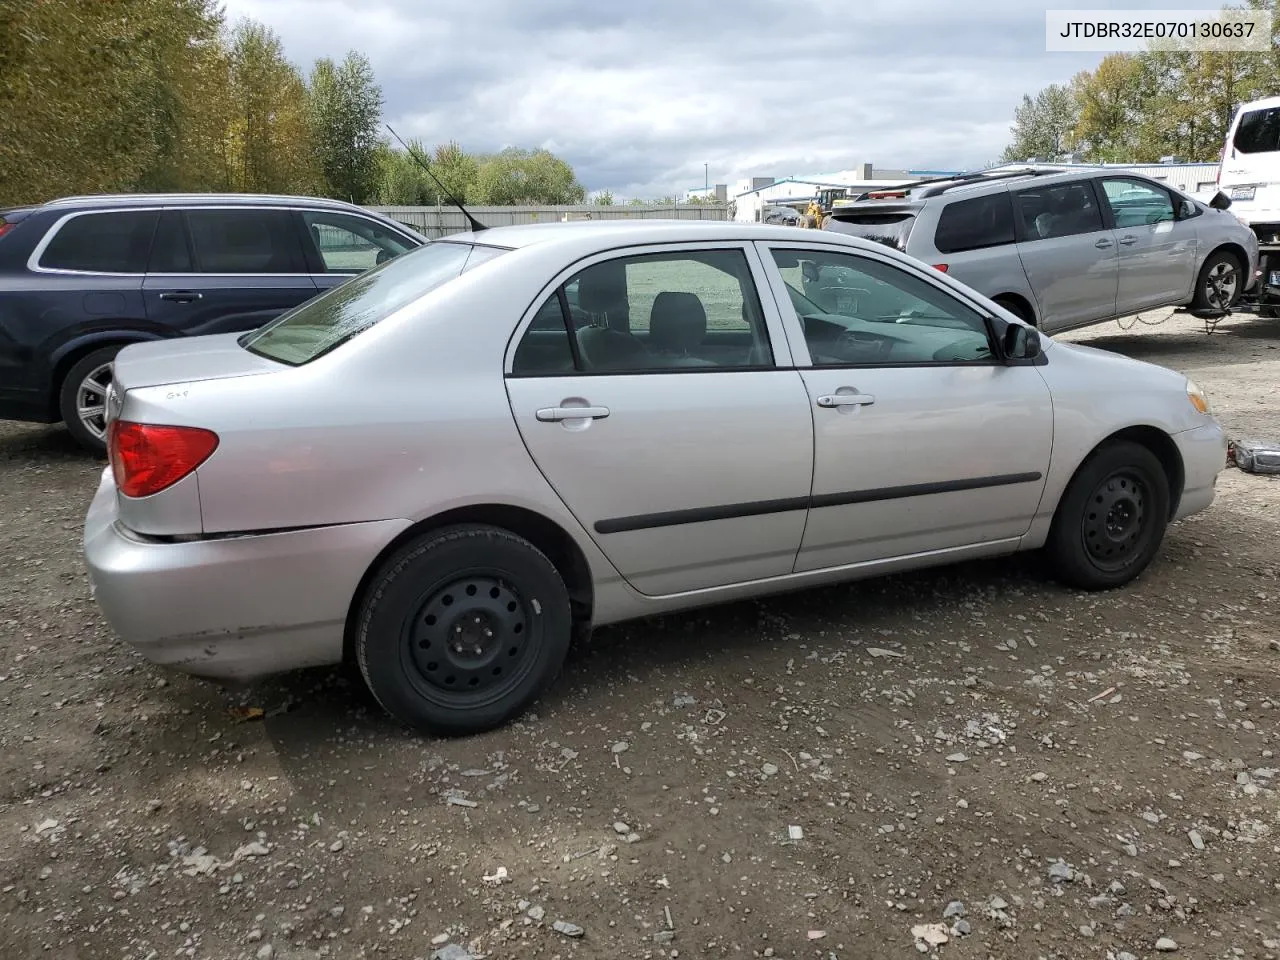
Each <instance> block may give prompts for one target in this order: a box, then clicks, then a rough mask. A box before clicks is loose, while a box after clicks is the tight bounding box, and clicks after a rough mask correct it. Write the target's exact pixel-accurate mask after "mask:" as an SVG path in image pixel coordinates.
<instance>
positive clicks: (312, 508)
mask: <svg viewBox="0 0 1280 960" xmlns="http://www.w3.org/2000/svg"><path fill="white" fill-rule="evenodd" d="M107 421H108V424H107V430H108V437H109V445H108V449H109V458H110V464H109V466H108V467H107V469H106V470H104V472H103V476H102V479H101V484H100V487H99V489H98V491H97V495H96V497H95V498H94V500H93V503H92V506H91V507H90V509H89V513H88V517H87V519H86V527H85V537H84V549H85V555H86V559H87V562H88V567H89V571H90V575H91V578H92V582H93V584H94V586H95V596H96V598H97V602H98V603H99V605H100V606H101V608H102V610H103V611H104V613H105V615H106V617H107V618H108V620H109V621H110V623H111V624H112V626H113V627H114V628H115V630H116V631H117V632H118V633H119V634H120V635H121V636H122V637H123V638H125V639H126V640H127V641H129V642H130V643H132V644H133V645H134V646H136V647H137V648H138V649H139V650H140V651H142V653H143V654H144V655H145V656H147V657H148V658H150V659H151V660H153V661H155V662H156V663H159V664H163V665H166V666H168V667H171V668H176V669H178V670H182V671H186V672H188V673H190V674H194V675H197V676H202V677H207V678H211V679H215V680H222V681H244V680H252V679H254V678H258V677H262V676H265V675H268V674H272V673H277V672H280V671H285V670H290V669H294V668H301V667H306V666H315V665H322V664H330V663H337V662H341V661H343V660H344V659H348V658H349V659H351V660H353V661H354V662H355V663H357V664H358V665H359V668H360V670H361V671H362V673H363V676H364V678H365V679H366V681H367V682H368V685H369V687H370V689H371V690H372V692H373V694H374V695H375V696H376V697H377V699H378V701H379V702H380V703H381V704H382V705H383V706H384V707H385V708H386V709H387V710H388V711H389V712H390V713H391V714H393V715H395V716H396V717H398V718H400V719H401V720H403V721H404V722H406V723H407V724H409V725H411V726H413V727H415V728H417V729H419V730H422V731H430V732H436V733H465V732H472V731H479V730H484V729H488V728H492V727H494V726H497V725H500V724H502V723H504V722H506V721H508V720H510V719H511V718H513V717H515V716H517V715H519V714H520V713H521V712H522V711H523V710H524V709H525V708H526V707H527V706H528V705H529V704H530V703H531V702H532V701H533V700H534V699H535V698H537V697H538V696H539V694H540V693H541V692H542V691H544V690H545V689H546V688H547V686H548V684H550V683H551V682H552V681H553V679H554V678H555V676H556V674H557V673H558V671H559V669H560V667H561V665H562V662H563V660H564V657H565V654H566V650H567V648H568V646H569V644H570V642H571V640H572V638H573V637H575V636H578V635H582V634H583V633H584V632H585V631H586V630H588V629H590V628H591V627H592V626H599V625H603V624H610V623H616V622H619V621H623V620H628V619H633V618H637V617H644V616H647V615H651V614H658V613H667V612H670V611H675V610H681V609H688V608H693V607H698V606H702V605H707V604H712V603H719V602H723V601H729V600H735V599H741V598H746V597H757V596H761V595H765V594H769V593H775V592H779V591H784V590H793V589H797V588H804V587H809V586H813V585H817V584H826V583H832V582H836V581H844V580H851V579H855V578H860V577H869V576H874V575H879V574H884V573H888V572H891V571H901V570H908V569H914V568H920V567H926V566H931V565H938V564H950V563H958V562H964V561H969V560H973V559H975V558H979V557H990V556H995V555H1000V554H1010V553H1014V552H1018V551H1041V552H1042V553H1043V554H1044V555H1045V557H1046V558H1047V559H1048V560H1049V561H1050V562H1051V568H1052V569H1053V570H1054V571H1056V575H1057V576H1058V577H1059V578H1060V579H1061V580H1062V581H1063V582H1065V583H1067V584H1070V585H1072V586H1074V587H1077V588H1081V589H1105V588H1114V587H1119V586H1121V585H1123V584H1126V583H1127V582H1129V581H1131V580H1132V579H1133V578H1134V577H1136V576H1138V575H1139V574H1140V573H1141V572H1142V571H1143V570H1144V569H1145V568H1146V567H1147V566H1148V564H1149V563H1150V562H1151V560H1152V558H1153V557H1154V556H1155V555H1156V553H1157V551H1158V549H1159V546H1160V543H1161V541H1162V538H1163V536H1164V533H1165V530H1166V527H1167V525H1168V524H1169V523H1171V522H1174V521H1177V520H1179V519H1181V518H1183V517H1186V516H1188V515H1190V514H1193V513H1196V512H1198V511H1201V510H1204V509H1205V508H1206V507H1207V506H1209V504H1210V503H1211V501H1212V500H1213V497H1214V486H1215V481H1216V478H1217V475H1218V473H1219V471H1220V470H1221V469H1222V467H1223V465H1224V462H1225V449H1226V442H1225V439H1224V436H1223V432H1222V430H1221V428H1220V427H1219V425H1218V423H1217V422H1216V421H1215V419H1214V418H1213V416H1212V414H1211V412H1210V410H1209V406H1208V402H1207V400H1206V399H1205V397H1204V395H1203V393H1202V392H1201V391H1200V390H1199V389H1198V388H1197V387H1196V385H1195V384H1194V383H1192V382H1190V381H1189V380H1187V379H1186V378H1185V377H1184V376H1182V375H1180V374H1178V373H1175V372H1173V371H1171V370H1167V369H1164V368H1161V367H1157V366H1153V365H1150V364H1146V363H1141V362H1137V361H1133V360H1129V359H1126V358H1123V357H1120V356H1116V355H1113V354H1110V353H1105V352H1101V351H1097V350H1090V349H1087V348H1083V347H1076V346H1070V345H1066V344H1062V343H1055V342H1054V341H1052V340H1050V339H1048V338H1046V337H1044V336H1042V335H1041V334H1039V333H1038V332H1037V331H1036V330H1035V329H1034V328H1032V327H1030V326H1028V325H1026V324H1025V323H1023V322H1021V321H1020V320H1019V319H1018V318H1017V317H1015V316H1013V315H1012V314H1010V313H1009V312H1007V311H1006V310H1004V309H1002V308H1001V307H999V306H998V305H996V304H995V303H993V302H992V301H990V300H988V299H986V298H985V297H983V296H982V295H980V294H978V293H976V292H974V291H973V290H971V289H969V288H967V287H965V286H964V285H962V284H960V283H958V282H957V281H955V280H954V279H952V278H950V277H948V276H946V275H944V274H942V273H940V272H939V271H936V270H932V269H931V268H929V267H928V266H927V265H925V264H923V263H920V262H918V261H916V260H913V259H911V258H909V257H907V256H905V255H903V254H900V253H898V252H897V251H895V250H892V249H889V248H887V247H885V246H884V245H882V244H877V243H872V242H869V241H864V240H860V239H857V238H853V237H848V236H843V235H840V234H837V233H831V232H817V231H799V230H796V229H794V228H788V227H782V226H767V225H756V224H752V225H747V224H733V223H689V222H670V221H639V222H637V221H612V222H608V221H606V222H597V223H564V224H546V225H531V226H513V227H501V228H494V229H488V230H477V231H475V232H472V233H466V234H460V235H455V236H452V237H449V238H447V239H443V240H437V241H433V242H431V243H428V244H427V245H425V246H423V247H422V248H420V249H418V250H416V251H412V252H410V253H407V254H404V255H403V256H400V257H398V258H396V259H395V260H392V261H391V262H389V263H386V264H383V265H381V266H378V267H376V268H374V269H372V270H370V271H369V272H367V273H365V274H362V275H361V276H359V277H357V278H354V279H352V280H350V281H349V282H347V283H345V284H343V285H341V286H339V287H337V288H335V289H333V290H331V291H329V292H327V293H325V294H323V295H321V296H319V297H317V298H315V299H313V300H311V301H309V302H308V303H306V304H304V305H302V306H300V307H298V308H296V309H294V310H292V311H291V312H289V313H288V314H285V315H284V316H282V317H280V318H279V319H277V320H275V321H273V322H272V323H270V324H268V325H267V326H265V327H262V328H261V329H258V330H256V331H253V332H250V333H247V334H242V335H224V336H211V337H201V338H195V339H183V340H178V341H172V342H158V343H146V344H137V345H133V346H128V347H126V348H125V349H124V350H123V351H121V353H120V354H119V355H118V357H117V358H116V361H115V369H114V378H113V385H112V387H111V392H110V396H109V402H108V411H107Z"/></svg>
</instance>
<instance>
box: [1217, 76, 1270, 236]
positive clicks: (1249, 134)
mask: <svg viewBox="0 0 1280 960" xmlns="http://www.w3.org/2000/svg"><path fill="white" fill-rule="evenodd" d="M1218 189H1220V190H1221V191H1222V192H1223V193H1225V194H1226V195H1227V196H1228V197H1229V198H1230V200H1231V212H1232V213H1234V214H1236V215H1238V216H1239V217H1240V218H1241V219H1243V220H1245V221H1247V222H1248V223H1249V224H1250V225H1252V226H1253V227H1254V229H1255V232H1257V226H1258V225H1259V224H1276V225H1278V226H1280V97H1267V98H1266V99H1265V100H1254V101H1252V102H1250V103H1245V104H1241V106H1240V108H1239V109H1238V110H1237V111H1236V115H1235V118H1234V119H1233V120H1232V121H1231V127H1230V128H1229V129H1228V130H1227V142H1226V144H1225V145H1224V146H1223V148H1222V163H1221V166H1219V168H1218Z"/></svg>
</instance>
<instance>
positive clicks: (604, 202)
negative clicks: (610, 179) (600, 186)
mask: <svg viewBox="0 0 1280 960" xmlns="http://www.w3.org/2000/svg"><path fill="white" fill-rule="evenodd" d="M591 202H592V203H594V204H595V205H596V206H598V207H612V206H613V192H612V191H610V190H601V191H600V192H599V193H597V194H596V195H595V196H594V197H592V198H591Z"/></svg>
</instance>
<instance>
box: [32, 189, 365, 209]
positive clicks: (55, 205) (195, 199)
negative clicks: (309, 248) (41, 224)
mask: <svg viewBox="0 0 1280 960" xmlns="http://www.w3.org/2000/svg"><path fill="white" fill-rule="evenodd" d="M228 203H233V204H236V205H238V206H250V207H258V206H261V207H273V206H281V205H285V206H308V207H332V208H333V209H336V210H337V209H340V210H361V211H362V212H364V213H373V211H370V210H364V208H362V207H357V206H355V205H353V204H350V203H346V202H344V201H342V200H330V199H329V198H327V197H301V196H289V195H286V194H265V193H104V194H85V195H83V196H73V197H58V198H57V199H55V200H49V201H46V202H45V203H44V204H42V205H41V209H46V210H56V209H61V208H73V207H74V208H94V209H104V208H111V207H136V206H166V205H172V204H182V205H184V206H193V207H198V206H220V205H226V204H228Z"/></svg>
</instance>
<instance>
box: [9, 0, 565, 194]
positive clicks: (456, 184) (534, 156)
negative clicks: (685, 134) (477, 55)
mask: <svg viewBox="0 0 1280 960" xmlns="http://www.w3.org/2000/svg"><path fill="white" fill-rule="evenodd" d="M383 105H384V99H383V94H382V90H381V87H380V86H379V85H378V83H377V80H376V77H375V76H374V72H373V68H372V66H371V65H370V63H369V60H368V58H367V57H365V56H364V55H363V54H362V53H360V52H358V51H354V50H353V51H350V52H349V53H347V54H346V56H345V57H344V58H343V59H342V60H341V61H335V60H333V59H330V58H327V57H326V58H321V59H319V60H317V61H316V62H315V63H314V64H313V65H312V67H311V69H310V71H309V72H306V73H304V72H303V71H302V70H300V69H299V68H298V67H297V66H296V65H294V64H293V63H292V62H291V61H290V60H289V59H288V57H287V56H286V55H285V51H284V47H283V44H282V43H281V41H280V38H279V36H277V35H276V33H275V32H274V31H273V30H271V29H270V28H269V27H267V26H265V25H263V24H260V23H257V22H256V21H253V20H247V19H246V20H241V21H239V22H237V23H235V24H234V25H229V24H227V23H226V22H225V19H224V17H223V14H222V10H221V7H220V6H219V4H218V2H217V0H0V206H4V205H13V204H19V203H33V202H39V201H42V200H47V199H50V198H53V197H57V196H65V195H68V194H82V193H117V192H134V191H137V192H168V191H192V192H206V191H215V192H228V191H233V192H245V193H292V194H304V195H312V196H329V197H336V198H339V199H343V200H348V201H351V202H354V203H382V204H406V205H410V204H413V205H416V204H426V203H436V202H447V201H445V200H444V198H443V197H442V196H440V193H439V188H437V187H436V186H435V184H434V183H433V182H432V181H431V179H430V177H428V176H427V174H426V173H425V172H424V171H423V170H422V169H421V167H420V166H418V165H417V164H416V163H414V161H413V160H412V159H411V158H410V157H409V156H408V155H407V154H406V153H405V152H404V151H403V150H402V149H399V148H397V147H393V146H392V145H391V143H390V142H389V141H388V140H387V139H386V138H385V137H384V136H383V135H382V108H383ZM415 146H416V147H417V149H419V150H421V152H422V154H423V155H425V156H428V157H429V158H430V159H431V160H432V161H433V170H434V172H435V174H436V176H437V177H439V178H440V180H441V181H442V182H444V183H445V185H446V186H447V187H448V188H449V191H450V192H451V193H453V194H454V195H455V196H457V197H458V198H459V199H462V200H464V202H467V201H469V202H471V203H475V204H490V205H503V204H514V203H531V204H550V203H580V202H582V201H583V199H584V197H585V191H584V189H583V187H582V185H581V184H580V183H578V180H577V178H576V176H575V174H574V172H573V169H572V168H571V167H570V166H569V164H568V163H566V162H565V161H564V160H562V159H561V158H559V157H557V156H555V155H554V154H552V153H550V152H549V151H547V150H543V149H534V150H526V149H521V148H517V147H509V148H507V149H504V150H501V151H499V152H497V153H493V154H487V155H485V154H472V153H467V152H466V151H464V150H463V149H462V148H461V147H460V146H459V145H458V144H457V143H453V142H450V143H447V144H443V145H440V146H436V147H434V148H433V149H430V150H428V149H427V148H426V147H425V146H423V145H422V144H421V143H416V144H415Z"/></svg>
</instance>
